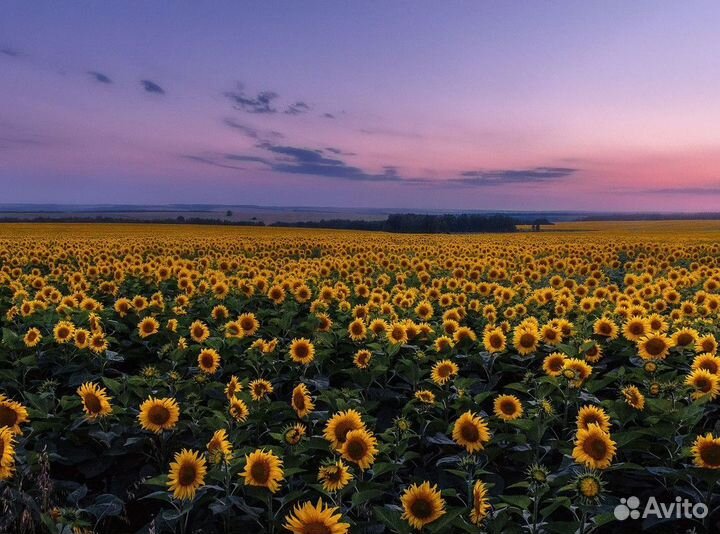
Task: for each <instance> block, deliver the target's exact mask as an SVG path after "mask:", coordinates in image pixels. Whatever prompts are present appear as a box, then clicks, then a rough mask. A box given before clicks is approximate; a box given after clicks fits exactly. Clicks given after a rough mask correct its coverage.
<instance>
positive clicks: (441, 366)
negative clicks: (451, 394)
mask: <svg viewBox="0 0 720 534" xmlns="http://www.w3.org/2000/svg"><path fill="white" fill-rule="evenodd" d="M459 370H460V368H459V367H458V366H457V364H455V362H452V361H450V360H440V361H439V362H437V363H436V364H435V365H433V368H432V373H431V377H432V380H433V382H435V383H436V384H438V385H440V386H443V385H445V384H447V383H448V382H449V381H450V380H452V379H453V378H455V377H456V376H457V374H458V371H459Z"/></svg>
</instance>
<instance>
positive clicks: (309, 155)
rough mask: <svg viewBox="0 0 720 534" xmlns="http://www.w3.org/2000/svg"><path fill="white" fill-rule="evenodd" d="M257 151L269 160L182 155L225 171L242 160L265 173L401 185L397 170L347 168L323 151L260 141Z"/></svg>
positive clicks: (392, 168) (252, 156) (233, 155)
mask: <svg viewBox="0 0 720 534" xmlns="http://www.w3.org/2000/svg"><path fill="white" fill-rule="evenodd" d="M256 148H258V149H260V150H263V151H265V152H267V153H269V157H262V156H254V155H246V154H227V153H225V154H215V155H213V156H207V155H204V156H182V157H183V158H185V159H191V160H193V161H196V162H198V163H205V164H208V165H214V166H218V167H225V168H230V169H233V168H236V167H234V166H232V165H230V164H228V163H226V162H228V161H244V162H252V163H260V164H262V165H264V166H265V167H266V170H269V171H273V172H279V173H284V174H302V175H308V176H322V177H326V178H338V179H341V180H352V181H369V182H401V181H402V178H401V177H400V176H399V175H398V173H397V169H396V168H395V167H392V166H387V167H384V169H383V172H382V173H381V174H376V173H372V172H367V171H365V170H363V169H361V168H359V167H355V166H352V165H348V164H347V163H345V162H344V161H343V160H341V159H337V158H331V157H327V156H326V155H325V152H324V151H323V150H322V149H312V148H301V147H294V146H287V145H276V144H273V143H269V142H262V143H259V144H257V145H256Z"/></svg>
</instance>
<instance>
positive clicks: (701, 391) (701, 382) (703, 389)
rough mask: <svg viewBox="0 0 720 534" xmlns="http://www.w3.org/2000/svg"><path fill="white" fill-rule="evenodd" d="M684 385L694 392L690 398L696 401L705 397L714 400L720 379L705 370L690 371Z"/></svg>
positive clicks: (719, 388)
mask: <svg viewBox="0 0 720 534" xmlns="http://www.w3.org/2000/svg"><path fill="white" fill-rule="evenodd" d="M685 385H687V386H690V387H691V388H693V389H694V390H695V391H694V392H693V394H692V397H693V399H696V400H697V399H700V398H702V397H704V396H706V395H707V396H708V397H709V398H710V399H714V398H715V397H717V395H718V393H720V377H718V375H716V374H713V373H711V372H709V371H706V370H705V369H695V370H693V371H691V372H690V374H689V375H688V377H687V378H686V379H685Z"/></svg>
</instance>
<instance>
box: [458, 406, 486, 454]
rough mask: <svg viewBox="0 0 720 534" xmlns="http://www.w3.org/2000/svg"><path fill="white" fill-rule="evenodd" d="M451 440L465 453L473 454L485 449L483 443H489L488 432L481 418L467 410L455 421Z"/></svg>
mask: <svg viewBox="0 0 720 534" xmlns="http://www.w3.org/2000/svg"><path fill="white" fill-rule="evenodd" d="M452 438H453V440H455V443H457V444H458V445H462V446H463V447H465V450H466V451H468V452H469V453H474V452H476V451H481V450H483V449H484V448H485V443H487V442H488V441H490V431H489V429H488V425H487V423H486V422H485V421H484V420H483V418H482V417H480V416H478V415H476V414H475V413H473V412H471V411H469V410H468V411H467V412H465V413H464V414H462V415H461V416H460V417H459V418H458V419H457V421H455V426H453V431H452Z"/></svg>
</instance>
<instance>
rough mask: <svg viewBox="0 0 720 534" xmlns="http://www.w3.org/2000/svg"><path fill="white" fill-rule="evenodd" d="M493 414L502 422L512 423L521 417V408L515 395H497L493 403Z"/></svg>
mask: <svg viewBox="0 0 720 534" xmlns="http://www.w3.org/2000/svg"><path fill="white" fill-rule="evenodd" d="M493 412H494V413H495V415H496V416H497V417H499V418H500V419H502V420H503V421H513V420H515V419H518V418H520V417H522V415H523V407H522V403H521V402H520V399H518V398H517V397H516V396H515V395H499V396H498V397H497V398H496V399H495V402H494V403H493Z"/></svg>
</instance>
